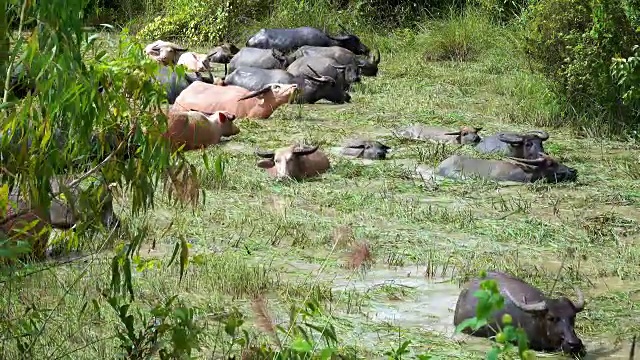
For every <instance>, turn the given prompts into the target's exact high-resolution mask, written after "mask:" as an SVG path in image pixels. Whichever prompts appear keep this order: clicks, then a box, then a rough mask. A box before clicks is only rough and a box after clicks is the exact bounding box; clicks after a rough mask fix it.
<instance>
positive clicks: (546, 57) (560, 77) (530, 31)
mask: <svg viewBox="0 0 640 360" xmlns="http://www.w3.org/2000/svg"><path fill="white" fill-rule="evenodd" d="M628 9H630V8H629V6H628V3H627V2H625V1H624V0H593V1H591V0H547V1H540V2H538V3H536V4H534V5H532V6H531V7H530V9H529V13H528V21H527V24H526V41H525V42H526V52H527V53H528V54H529V55H530V56H531V57H532V58H533V60H535V61H537V62H538V63H539V64H540V65H541V69H542V70H543V72H544V73H545V74H547V75H548V76H549V77H550V78H551V79H553V80H554V81H556V82H557V83H559V84H560V85H561V87H560V88H561V89H562V90H563V92H564V94H562V95H564V96H565V97H566V98H567V99H568V102H569V105H570V106H571V107H572V108H573V109H575V110H576V111H577V113H578V115H581V114H590V115H593V116H594V117H596V118H597V119H598V121H600V123H598V124H595V123H594V124H580V125H581V126H585V125H586V126H589V127H590V126H593V125H596V126H597V127H600V125H607V126H609V127H610V128H616V129H618V130H621V129H622V127H621V126H620V125H623V124H622V123H625V124H627V125H635V119H634V118H633V114H634V113H636V111H637V109H633V106H636V105H633V104H630V103H627V104H625V103H624V102H623V101H622V95H623V89H622V88H621V87H620V86H618V84H617V83H616V82H615V81H614V79H613V77H612V74H611V59H612V58H614V57H620V56H622V57H628V56H630V55H631V49H632V47H633V46H634V45H636V44H639V43H640V38H639V37H638V33H637V32H636V30H634V28H633V26H632V22H633V19H631V18H630V17H629V16H628V14H631V12H629V11H627V10H628ZM579 117H581V118H584V117H583V116H579Z"/></svg>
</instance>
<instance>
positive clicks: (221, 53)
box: [207, 43, 240, 76]
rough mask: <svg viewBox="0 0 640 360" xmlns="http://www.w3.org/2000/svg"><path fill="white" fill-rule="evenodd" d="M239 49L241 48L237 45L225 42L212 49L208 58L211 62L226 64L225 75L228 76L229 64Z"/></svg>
mask: <svg viewBox="0 0 640 360" xmlns="http://www.w3.org/2000/svg"><path fill="white" fill-rule="evenodd" d="M239 51H240V49H238V48H237V47H236V46H235V45H233V44H229V43H224V44H222V45H218V46H216V47H214V48H213V49H211V51H209V54H208V55H207V60H208V61H209V63H216V64H224V75H225V76H227V74H228V72H227V70H228V69H227V64H229V62H230V61H231V59H232V58H233V56H234V55H235V54H237V53H238V52H239Z"/></svg>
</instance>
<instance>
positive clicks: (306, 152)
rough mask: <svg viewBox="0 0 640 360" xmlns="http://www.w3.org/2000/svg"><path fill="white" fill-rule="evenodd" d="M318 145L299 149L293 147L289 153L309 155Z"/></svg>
mask: <svg viewBox="0 0 640 360" xmlns="http://www.w3.org/2000/svg"><path fill="white" fill-rule="evenodd" d="M318 148H319V146H317V145H316V146H312V147H307V146H305V147H303V148H301V149H295V150H293V151H291V153H292V154H293V155H298V156H304V155H309V154H313V153H314V152H316V150H318Z"/></svg>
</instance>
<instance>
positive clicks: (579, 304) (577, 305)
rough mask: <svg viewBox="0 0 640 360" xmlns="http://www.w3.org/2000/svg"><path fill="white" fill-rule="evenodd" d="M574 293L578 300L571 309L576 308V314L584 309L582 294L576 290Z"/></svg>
mask: <svg viewBox="0 0 640 360" xmlns="http://www.w3.org/2000/svg"><path fill="white" fill-rule="evenodd" d="M575 291H576V296H577V297H578V299H577V300H576V301H575V302H574V303H573V307H574V308H576V311H577V312H580V311H582V310H583V309H584V294H583V293H582V291H580V289H578V288H575Z"/></svg>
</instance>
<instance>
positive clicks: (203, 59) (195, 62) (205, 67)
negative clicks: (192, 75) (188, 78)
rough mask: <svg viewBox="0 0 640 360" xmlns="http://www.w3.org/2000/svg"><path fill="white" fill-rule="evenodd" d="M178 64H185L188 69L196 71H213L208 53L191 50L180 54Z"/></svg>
mask: <svg viewBox="0 0 640 360" xmlns="http://www.w3.org/2000/svg"><path fill="white" fill-rule="evenodd" d="M176 65H184V67H186V68H187V70H189V71H192V72H196V73H199V72H204V71H211V70H210V65H209V59H208V57H207V54H199V53H195V52H190V51H188V52H186V53H183V54H182V55H180V58H179V59H178V63H177V64H176Z"/></svg>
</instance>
